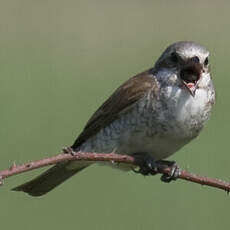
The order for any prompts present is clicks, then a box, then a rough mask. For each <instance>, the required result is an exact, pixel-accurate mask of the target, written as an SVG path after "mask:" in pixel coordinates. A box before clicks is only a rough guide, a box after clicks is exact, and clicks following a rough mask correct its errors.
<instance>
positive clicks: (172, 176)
mask: <svg viewBox="0 0 230 230" xmlns="http://www.w3.org/2000/svg"><path fill="white" fill-rule="evenodd" d="M169 162H170V161H169ZM166 166H167V167H170V168H171V171H170V173H169V174H163V175H162V176H161V181H163V182H165V183H169V182H171V181H173V180H176V179H177V178H178V177H179V175H180V174H181V170H180V168H179V167H178V166H177V164H176V163H175V162H174V161H172V162H170V165H169V164H166Z"/></svg>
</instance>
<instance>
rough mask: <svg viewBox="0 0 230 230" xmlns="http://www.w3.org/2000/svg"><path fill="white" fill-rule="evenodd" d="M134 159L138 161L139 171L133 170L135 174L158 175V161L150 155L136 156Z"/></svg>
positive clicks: (141, 154)
mask: <svg viewBox="0 0 230 230" xmlns="http://www.w3.org/2000/svg"><path fill="white" fill-rule="evenodd" d="M134 158H135V160H136V163H137V165H138V166H139V169H138V170H136V169H133V171H134V172H135V173H139V174H142V175H144V176H147V175H155V174H157V173H158V167H157V164H156V161H155V160H154V159H153V158H152V157H151V156H149V155H144V154H143V153H140V154H135V155H134Z"/></svg>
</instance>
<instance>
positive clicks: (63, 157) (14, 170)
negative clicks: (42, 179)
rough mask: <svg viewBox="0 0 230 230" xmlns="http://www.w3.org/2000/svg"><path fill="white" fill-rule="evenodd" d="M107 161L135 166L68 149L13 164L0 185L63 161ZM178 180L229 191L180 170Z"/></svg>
mask: <svg viewBox="0 0 230 230" xmlns="http://www.w3.org/2000/svg"><path fill="white" fill-rule="evenodd" d="M81 160H84V161H94V162H96V161H108V162H111V163H125V164H129V165H132V166H134V167H135V166H137V165H136V161H135V159H134V157H132V156H128V155H120V154H115V153H110V154H105V153H87V152H70V151H69V150H68V149H67V151H66V150H65V151H64V153H62V154H59V155H56V156H53V157H48V158H44V159H41V160H37V161H31V162H29V163H25V164H21V165H16V164H15V163H14V164H13V165H12V166H11V167H10V168H9V169H5V170H2V171H0V184H3V181H4V179H6V178H8V177H11V176H14V175H17V174H20V173H24V172H27V171H31V170H34V169H37V168H42V167H45V166H48V165H54V164H57V163H60V162H64V161H81ZM159 173H161V174H168V175H170V173H171V167H166V168H163V169H159ZM178 178H179V179H182V180H187V181H190V182H194V183H197V184H201V185H207V186H211V187H215V188H219V189H222V190H225V191H227V192H229V191H230V183H228V182H225V181H222V180H219V179H215V178H209V177H204V176H200V175H197V174H194V173H190V172H188V171H186V170H180V174H179V175H178Z"/></svg>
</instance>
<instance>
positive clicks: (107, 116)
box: [72, 70, 158, 149]
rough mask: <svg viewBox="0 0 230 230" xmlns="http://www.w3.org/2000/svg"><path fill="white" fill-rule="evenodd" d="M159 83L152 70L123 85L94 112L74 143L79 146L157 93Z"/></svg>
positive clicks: (74, 146) (75, 146)
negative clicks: (137, 104)
mask: <svg viewBox="0 0 230 230" xmlns="http://www.w3.org/2000/svg"><path fill="white" fill-rule="evenodd" d="M157 91H158V85H157V81H156V79H155V77H154V76H153V75H152V74H151V73H150V70H147V71H145V72H142V73H140V74H138V75H136V76H134V77H132V78H130V79H129V80H128V81H126V82H125V83H124V84H123V85H121V86H120V87H119V88H118V89H117V90H116V91H115V92H114V93H113V94H112V95H111V96H110V97H109V98H108V99H107V100H106V101H105V102H104V103H103V104H102V105H101V106H100V107H99V108H98V110H97V111H96V112H95V113H94V114H93V116H92V117H91V118H90V120H89V121H88V122H87V124H86V126H85V128H84V130H83V131H82V133H81V134H80V136H79V137H78V138H77V139H76V141H75V142H74V144H73V145H72V148H73V149H76V148H78V147H79V146H80V145H81V144H82V143H84V142H85V141H86V140H87V139H88V138H89V137H91V136H93V135H95V134H96V133H97V132H98V131H99V130H100V129H102V128H103V127H106V126H107V125H109V124H110V123H112V122H113V121H114V120H116V119H117V118H118V117H119V116H120V115H121V113H124V112H127V111H128V110H129V108H130V106H131V105H132V104H133V103H134V102H136V101H137V100H139V99H140V98H142V97H143V96H145V95H146V94H147V93H150V92H152V93H153V94H154V95H156V92H157Z"/></svg>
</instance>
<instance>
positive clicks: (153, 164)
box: [133, 153, 181, 183]
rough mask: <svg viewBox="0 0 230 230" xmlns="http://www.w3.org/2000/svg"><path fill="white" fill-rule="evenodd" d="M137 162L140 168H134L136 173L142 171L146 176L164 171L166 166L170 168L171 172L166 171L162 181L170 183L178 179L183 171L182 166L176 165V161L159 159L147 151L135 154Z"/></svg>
mask: <svg viewBox="0 0 230 230" xmlns="http://www.w3.org/2000/svg"><path fill="white" fill-rule="evenodd" d="M133 157H134V158H135V161H136V164H137V165H138V166H139V170H135V169H133V171H134V172H135V173H140V174H142V175H144V176H147V175H156V174H157V173H160V172H162V170H164V169H165V168H170V169H171V170H170V172H169V173H167V174H166V173H164V174H163V175H162V176H161V181H163V182H166V183H169V182H171V181H172V180H176V179H177V178H178V176H179V175H180V173H181V170H180V168H179V167H178V166H177V165H176V163H175V161H165V160H158V161H155V160H154V158H153V157H152V156H150V155H148V154H145V153H138V154H134V155H133Z"/></svg>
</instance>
